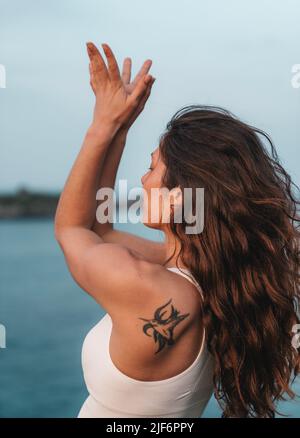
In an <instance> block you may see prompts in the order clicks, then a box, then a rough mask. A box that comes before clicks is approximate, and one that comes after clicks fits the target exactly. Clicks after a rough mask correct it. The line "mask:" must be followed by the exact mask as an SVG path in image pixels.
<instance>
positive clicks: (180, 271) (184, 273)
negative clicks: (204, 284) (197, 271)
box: [167, 266, 203, 299]
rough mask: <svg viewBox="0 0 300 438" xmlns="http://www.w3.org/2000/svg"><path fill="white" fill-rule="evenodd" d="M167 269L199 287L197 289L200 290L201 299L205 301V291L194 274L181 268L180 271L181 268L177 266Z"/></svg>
mask: <svg viewBox="0 0 300 438" xmlns="http://www.w3.org/2000/svg"><path fill="white" fill-rule="evenodd" d="M167 269H169V270H171V271H173V272H176V274H180V275H182V276H183V277H185V278H187V279H188V280H189V281H190V282H191V283H193V284H194V285H195V286H196V287H197V289H198V290H199V292H200V294H201V297H202V299H203V291H202V289H201V287H200V285H199V283H198V282H197V281H196V280H195V278H194V276H193V274H192V273H191V272H190V271H189V270H188V269H185V268H180V269H179V268H177V266H171V267H169V268H167Z"/></svg>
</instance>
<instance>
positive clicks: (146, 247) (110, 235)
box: [91, 58, 166, 264]
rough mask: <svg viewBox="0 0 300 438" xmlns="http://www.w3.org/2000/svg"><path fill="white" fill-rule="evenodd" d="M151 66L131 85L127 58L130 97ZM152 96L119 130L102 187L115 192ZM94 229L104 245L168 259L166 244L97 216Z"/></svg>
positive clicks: (153, 258)
mask: <svg viewBox="0 0 300 438" xmlns="http://www.w3.org/2000/svg"><path fill="white" fill-rule="evenodd" d="M151 65H152V61H151V60H150V59H148V60H146V61H145V62H144V64H143V65H142V67H141V69H140V71H139V72H138V73H137V75H136V76H135V78H134V80H133V81H132V82H131V80H130V78H131V59H130V58H125V60H124V62H123V69H122V75H121V77H122V81H123V84H124V88H125V89H126V91H127V93H128V95H130V94H131V93H132V92H133V91H134V89H135V87H136V86H137V84H138V82H139V80H140V78H141V77H142V76H143V75H145V74H147V73H148V71H149V69H150V67H151ZM91 85H92V88H93V83H91ZM93 90H94V88H93ZM94 92H95V91H94ZM149 95H150V88H149V89H148V92H147V93H146V95H145V96H144V99H143V100H142V101H141V103H140V105H139V107H138V109H137V110H136V111H135V113H134V115H133V116H132V117H131V119H130V120H129V121H128V123H126V125H123V127H122V129H120V130H119V131H118V132H117V134H116V135H115V137H114V138H113V140H112V142H111V144H110V146H109V148H108V150H107V153H106V155H105V159H104V164H103V166H102V168H101V170H100V176H99V187H110V188H112V189H113V188H114V186H115V182H116V174H117V171H118V168H119V164H120V160H121V158H122V154H123V151H124V148H125V145H126V139H127V134H128V131H129V129H130V127H131V125H132V124H133V122H134V121H135V119H136V118H137V116H138V115H139V113H140V112H141V111H142V110H143V108H144V105H145V102H146V100H147V99H148V97H149ZM102 202H103V201H102ZM99 204H101V201H98V205H99ZM92 229H93V231H95V233H97V235H98V236H101V237H102V239H103V240H104V242H107V243H119V244H121V245H124V246H126V247H127V248H128V249H130V250H131V251H132V252H134V253H135V255H136V256H137V257H139V258H142V259H144V260H147V261H149V262H152V263H157V264H163V263H164V262H165V260H166V249H165V243H164V242H155V241H153V240H150V239H146V238H143V237H140V236H137V235H135V234H132V233H128V232H124V231H120V230H116V229H114V226H113V223H109V222H107V223H104V224H101V223H100V222H98V221H97V218H96V217H95V220H94V224H93V227H92Z"/></svg>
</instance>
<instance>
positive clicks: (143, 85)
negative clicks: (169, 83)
mask: <svg viewBox="0 0 300 438" xmlns="http://www.w3.org/2000/svg"><path fill="white" fill-rule="evenodd" d="M152 79H154V78H153V76H151V75H148V74H146V75H144V76H142V77H141V78H140V80H139V82H138V83H137V85H136V87H135V89H134V91H133V92H132V94H131V96H130V98H129V99H130V101H131V103H132V104H133V105H137V104H138V103H139V100H140V99H141V97H142V96H143V94H144V93H145V91H147V87H148V85H149V84H150V83H151V81H152Z"/></svg>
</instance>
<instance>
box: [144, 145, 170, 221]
mask: <svg viewBox="0 0 300 438" xmlns="http://www.w3.org/2000/svg"><path fill="white" fill-rule="evenodd" d="M165 171H166V165H165V164H164V162H163V160H162V157H161V154H160V150H159V147H157V148H156V149H155V150H154V151H153V152H152V153H151V163H150V166H149V169H148V172H146V173H145V174H144V175H143V176H142V178H141V183H142V186H143V203H142V208H143V214H142V222H143V223H144V225H146V226H148V227H150V228H156V229H163V228H164V223H165V222H168V221H169V218H170V212H171V211H172V210H171V207H170V204H171V203H172V201H173V197H172V196H170V193H174V192H173V191H169V190H168V189H167V188H166V187H163V185H162V180H163V176H164V174H165Z"/></svg>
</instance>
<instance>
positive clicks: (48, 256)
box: [0, 220, 300, 417]
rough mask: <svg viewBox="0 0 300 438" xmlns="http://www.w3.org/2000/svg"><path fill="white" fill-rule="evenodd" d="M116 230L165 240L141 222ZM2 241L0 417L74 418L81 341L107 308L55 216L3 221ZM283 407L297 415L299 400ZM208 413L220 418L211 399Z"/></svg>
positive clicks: (80, 388) (80, 392)
mask: <svg viewBox="0 0 300 438" xmlns="http://www.w3.org/2000/svg"><path fill="white" fill-rule="evenodd" d="M116 228H118V229H126V230H127V231H130V232H136V233H139V234H140V235H143V236H145V237H150V238H154V239H158V240H161V238H162V236H161V235H160V234H158V233H157V232H156V231H154V230H149V229H147V228H146V227H144V226H143V225H142V224H136V225H131V224H126V225H121V224H117V226H116ZM0 242H1V245H0V266H1V270H0V287H1V291H0V323H2V324H4V325H5V326H6V331H7V339H6V346H7V348H6V349H0V417H75V416H76V415H77V413H78V411H79V409H80V407H81V404H82V403H83V401H84V400H85V397H86V396H87V392H86V388H85V385H84V381H83V376H82V369H81V362H80V360H81V356H80V355H81V346H82V342H83V339H84V337H85V335H86V333H87V332H88V330H89V329H90V328H91V327H92V326H93V325H94V324H96V322H97V321H98V320H99V319H101V318H102V316H103V315H104V310H103V309H101V308H100V307H99V305H98V304H97V303H95V302H94V300H93V299H92V298H91V297H90V296H89V295H87V294H86V293H85V292H83V291H82V290H81V289H80V288H79V287H78V286H77V285H76V284H75V282H74V281H73V279H72V278H71V275H70V274H69V272H68V270H67V267H66V264H65V261H64V258H63V255H62V253H61V251H60V249H59V247H58V244H57V243H56V241H55V239H54V236H53V224H52V222H51V221H49V220H16V221H1V222H0ZM274 348H276V346H274ZM295 388H296V386H295ZM297 391H298V393H300V384H299V383H298V384H297ZM279 408H280V409H281V412H283V413H285V414H288V415H290V416H292V417H300V403H299V401H298V402H295V401H291V402H285V403H284V404H283V403H281V404H280V406H279ZM204 416H205V417H220V410H219V408H218V406H217V403H216V401H215V399H214V398H212V399H211V401H210V403H209V405H208V406H207V409H206V411H205V414H204Z"/></svg>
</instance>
